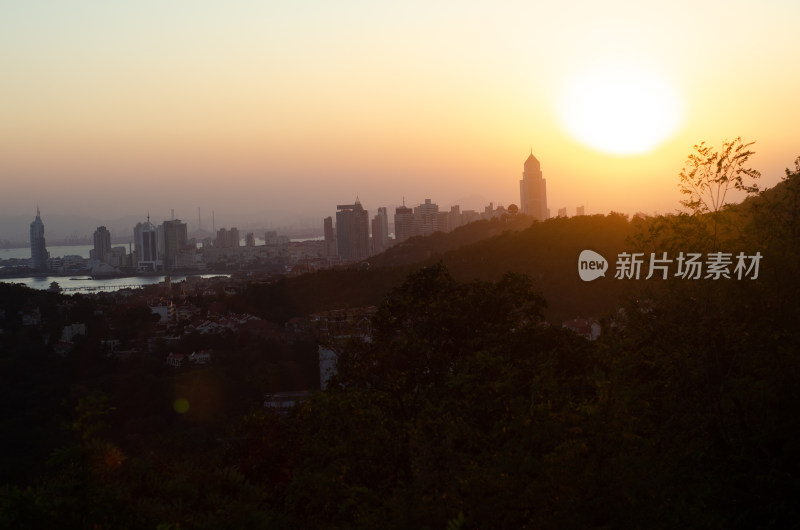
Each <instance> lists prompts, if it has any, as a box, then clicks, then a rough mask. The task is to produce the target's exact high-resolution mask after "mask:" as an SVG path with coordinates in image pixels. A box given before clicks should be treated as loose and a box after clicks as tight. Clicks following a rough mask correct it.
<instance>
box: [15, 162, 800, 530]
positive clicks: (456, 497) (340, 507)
mask: <svg viewBox="0 0 800 530" xmlns="http://www.w3.org/2000/svg"><path fill="white" fill-rule="evenodd" d="M571 224H572V225H574V226H578V227H579V230H577V231H578V232H580V231H585V232H588V233H589V234H590V236H587V237H589V238H590V239H591V240H592V241H593V242H595V244H596V245H600V246H599V247H595V248H596V249H597V250H598V251H600V252H601V253H602V252H603V251H605V248H604V247H603V245H607V246H608V247H607V248H612V247H613V245H614V244H615V242H616V241H617V240H618V234H625V235H626V237H628V243H626V244H627V245H631V246H634V247H636V248H639V249H642V251H647V252H650V251H656V250H663V251H673V250H678V249H679V250H683V251H686V252H690V251H698V252H707V251H709V250H710V249H712V248H715V249H720V250H722V251H726V252H738V251H744V252H747V253H754V252H761V254H762V255H763V259H762V262H761V269H760V274H759V277H758V278H757V279H755V280H750V279H746V280H720V281H713V280H708V281H704V280H696V281H691V280H685V279H681V278H672V279H669V280H658V281H640V282H638V283H637V282H628V283H627V284H625V286H626V287H625V288H626V289H628V294H627V295H625V297H624V299H623V300H624V301H623V302H622V303H621V305H619V306H615V310H614V311H609V313H608V314H607V315H606V318H605V320H604V324H605V327H604V333H603V335H602V337H601V338H600V340H598V341H595V342H590V341H587V340H585V339H583V338H582V337H579V336H578V335H576V334H574V333H572V332H569V331H566V330H564V329H561V328H560V327H558V326H551V325H549V324H548V318H547V316H548V312H547V311H548V310H547V305H548V303H550V300H548V301H547V302H546V301H545V297H543V296H542V295H541V294H540V293H539V291H540V290H541V289H540V287H541V286H542V282H541V279H540V278H537V277H535V276H534V277H533V278H532V279H531V277H530V275H527V274H521V272H524V271H520V270H519V268H520V267H522V266H523V265H524V266H525V267H533V268H537V267H540V268H541V270H543V271H547V272H546V274H547V275H548V276H547V278H551V277H555V276H552V275H555V274H556V272H555V271H556V269H558V267H566V265H565V264H560V263H555V264H548V263H547V262H546V261H545V259H544V258H543V257H540V256H544V255H545V253H546V249H548V248H555V249H557V248H559V245H566V243H565V242H564V241H565V239H566V238H565V237H564V236H563V235H564V234H568V233H573V232H571V228H570V225H571ZM548 230H550V232H549V233H546V232H548ZM530 234H540V235H539V236H536V237H540V238H541V239H540V240H539V242H540V247H541V249H544V250H539V248H537V249H536V251H531V250H529V249H524V248H522V249H521V248H520V242H521V241H523V240H524V238H526V237H534V236H532V235H530ZM602 234H607V235H608V237H609V240H608V241H606V242H605V243H603V242H602V240H601V239H599V238H600V236H601V235H602ZM595 238H598V239H595ZM503 242H505V243H508V250H507V251H505V252H506V254H503V252H501V250H500V249H502V248H503V247H504V245H503ZM583 243H584V242H583V241H580V242H578V243H577V245H582V244H583ZM489 248H491V249H494V250H493V251H492V253H490V254H487V253H486V251H487V249H489ZM455 256H458V258H457V259H456V258H455ZM469 256H473V257H472V258H469ZM441 261H442V262H441V263H434V264H428V266H426V267H424V268H421V269H419V270H417V271H416V272H414V273H412V274H411V275H409V276H408V277H407V278H406V279H405V280H404V281H403V282H402V283H401V284H400V285H398V286H396V287H394V288H393V289H391V290H390V291H389V294H388V295H387V296H385V297H384V298H383V300H382V301H381V302H380V305H379V307H378V311H377V313H376V315H375V317H374V319H373V321H372V334H371V340H370V341H367V342H364V341H361V340H355V339H353V340H350V341H344V342H341V343H338V344H336V345H335V347H336V348H337V350H338V352H339V355H340V357H339V372H338V374H337V375H336V376H335V378H334V379H333V380H332V381H331V383H330V386H329V387H328V389H327V390H326V391H324V392H318V393H316V394H314V395H313V397H312V398H311V399H309V400H308V401H306V402H305V403H303V404H302V405H300V406H298V407H296V409H295V410H294V411H293V412H292V413H291V414H289V415H288V416H280V415H276V414H270V413H265V412H264V411H263V410H261V407H260V403H258V399H259V398H260V396H258V395H257V394H258V389H259V388H262V387H263V386H265V385H268V384H269V382H268V380H266V379H263V378H262V376H264V374H265V373H266V372H268V371H269V366H272V367H274V366H275V362H278V361H280V360H281V359H283V360H284V361H285V360H286V359H287V358H288V357H287V356H291V355H295V356H302V355H308V353H307V352H308V349H309V347H308V346H303V345H297V346H295V348H296V349H295V350H292V348H291V347H289V346H286V345H284V346H280V345H277V344H270V343H264V342H258V341H255V342H254V341H253V340H252V339H246V338H243V337H235V336H234V337H226V338H225V339H224V344H227V345H228V351H229V352H230V353H231V357H230V358H229V360H228V361H225V362H221V363H220V364H216V363H215V364H213V365H212V366H211V367H208V368H205V369H199V370H195V371H191V372H183V373H179V374H176V373H174V372H173V371H169V370H167V368H166V367H165V366H164V365H163V362H161V361H160V360H153V359H148V358H146V357H144V358H139V359H132V360H129V361H126V362H113V361H111V360H108V359H106V358H105V357H103V356H102V355H99V354H98V353H97V352H98V349H97V347H96V341H98V340H99V337H95V338H93V337H88V338H87V339H86V341H85V342H84V344H82V345H81V347H80V348H78V349H77V351H76V352H74V353H73V354H71V356H69V357H67V358H61V357H59V356H57V355H54V354H53V353H52V352H51V351H50V350H49V349H48V346H47V345H46V344H45V343H43V342H42V340H41V338H40V337H38V336H34V335H32V334H31V333H30V332H29V330H27V329H26V328H25V327H24V326H22V325H21V324H20V323H19V322H17V321H16V319H17V317H16V315H17V308H18V307H19V306H20V305H25V304H27V303H28V302H29V299H28V298H29V297H30V296H34V295H31V294H30V293H29V292H27V291H22V290H18V289H13V288H4V289H5V290H4V291H3V293H2V294H3V297H2V298H0V300H2V308H3V309H4V311H5V316H4V318H5V325H4V333H3V335H2V338H1V339H0V340H2V342H0V344H2V350H0V362H1V363H2V368H3V369H2V374H0V376H1V377H2V383H3V384H2V396H0V397H2V399H0V403H2V406H3V429H2V437H3V438H2V444H3V447H2V449H3V451H2V457H1V459H0V466H1V467H0V470H1V471H2V476H0V478H2V483H3V485H2V486H0V527H4V528H5V527H7V528H22V527H36V528H65V527H75V528H88V527H91V528H148V527H150V528H177V527H182V528H227V527H229V528H241V527H256V528H376V527H377V528H386V527H388V528H587V527H589V528H592V527H595V528H617V527H621V528H642V527H646V528H652V527H655V528H675V527H695V528H708V527H716V528H770V527H772V528H784V527H791V526H794V525H796V521H797V520H798V517H800V513H798V512H799V511H800V510H798V507H797V504H796V498H797V496H798V494H799V493H800V465H798V461H797V458H796V454H797V450H798V435H800V432H799V431H800V421H799V420H798V418H797V415H796V412H795V411H796V410H797V409H798V407H800V387H798V385H797V381H798V380H800V359H799V358H798V353H799V352H800V328H798V326H797V322H798V318H800V306H798V304H797V300H798V296H800V280H798V276H797V273H799V272H800V166H798V167H797V168H796V169H795V170H794V171H790V172H787V177H786V179H785V181H784V182H783V183H781V184H780V185H779V186H777V187H776V188H774V189H772V190H768V191H767V192H763V193H761V194H759V195H758V196H755V197H752V198H750V199H748V200H747V201H745V202H744V203H743V204H741V205H737V206H735V207H730V208H725V209H722V210H721V211H720V212H718V217H717V218H715V219H713V220H711V219H709V218H708V217H707V216H704V215H703V214H699V213H698V214H697V215H678V216H666V217H658V218H645V217H639V218H636V219H633V220H630V221H629V220H627V219H625V218H624V217H623V216H618V215H612V216H607V217H586V218H577V219H569V220H556V221H554V222H548V223H537V224H536V225H534V226H532V227H531V228H529V229H527V230H523V231H520V232H514V233H509V234H505V235H501V236H499V237H498V238H495V239H494V240H487V241H485V242H480V243H477V244H475V245H473V246H469V247H465V248H464V249H462V250H460V251H453V253H452V254H451V253H446V254H444V259H442V260H441ZM470 263H475V264H476V267H475V269H473V274H472V275H471V277H472V278H482V279H471V278H470V279H466V278H465V275H466V273H467V271H468V269H469V266H470V265H469V264H470ZM487 263H490V265H487ZM482 267H483V268H484V269H482ZM489 268H491V269H492V270H491V271H488V269H489ZM500 269H504V270H505V271H511V272H505V273H499V272H500ZM481 271H484V272H481ZM496 272H497V273H499V274H495V273H496ZM563 275H564V277H565V279H563V280H558V281H561V282H562V285H569V284H570V282H572V281H573V280H572V279H571V278H572V277H574V275H575V263H574V258H573V261H571V262H570V263H569V267H568V268H564V269H563ZM568 275H569V276H570V278H569V279H566V277H567V276H568ZM604 282H605V283H607V284H611V285H617V286H619V285H622V284H623V283H624V282H622V281H618V282H616V283H615V280H613V279H610V278H607V279H606V280H599V281H598V282H597V287H595V288H594V289H596V291H595V293H596V296H597V297H598V298H601V297H602V295H603V294H604V293H603V289H611V288H609V287H603V286H602V284H603V283H604ZM587 285H588V284H587ZM283 288H284V289H287V286H286V285H284V286H283ZM576 289H577V288H576ZM612 291H613V293H614V294H620V295H621V294H623V293H624V290H623V289H619V288H618V287H614V288H613V289H611V290H609V291H608V293H611V292H612ZM289 292H290V290H286V291H284V294H285V295H286V296H288V293H289ZM608 293H606V294H608ZM35 296H40V297H45V296H49V295H45V294H36V295H35ZM247 296H250V295H243V296H242V297H241V298H240V299H238V301H237V302H235V303H242V304H245V303H246V304H249V305H250V306H252V307H256V306H257V305H258V304H259V303H263V302H262V301H260V300H259V299H258V298H257V297H255V298H253V299H250V300H248V299H247ZM37 303H38V304H39V305H40V306H41V307H43V308H51V309H43V311H44V312H45V313H47V314H48V315H49V318H50V322H53V323H56V322H58V319H59V318H60V317H59V316H58V312H57V310H55V309H52V308H55V305H53V304H52V303H49V302H48V301H47V300H37ZM268 307H269V304H265V305H264V308H265V310H266V308H268ZM87 309H88V308H82V307H80V304H78V305H76V306H75V307H74V308H73V310H74V311H86V310H87ZM109 310H110V309H109ZM145 317H146V315H140V324H139V325H140V326H146V325H148V324H147V322H146V320H147V319H146V318H145ZM285 318H286V315H282V314H277V313H276V315H275V319H276V320H282V319H285ZM120 325H121V323H120ZM54 326H55V324H54ZM55 329H56V328H55V327H54V328H53V330H52V332H53V333H54V332H55ZM131 332H133V331H131ZM93 344H95V345H94V346H93ZM282 348H283V349H282ZM286 348H288V349H286ZM303 352H306V353H303ZM267 357H269V358H271V359H272V361H270V363H265V361H264V359H265V358H267ZM260 378H261V379H260ZM176 392H177V394H176ZM192 392H194V394H193V395H194V396H195V397H193V398H192V402H195V403H199V404H200V405H198V407H197V408H196V409H194V411H193V412H192V413H191V414H188V413H187V414H181V413H179V412H178V411H177V410H176V409H175V408H173V402H174V399H175V396H176V395H178V394H180V395H190V394H191V393H192ZM254 402H255V403H254ZM248 404H249V405H248ZM253 404H255V406H253Z"/></svg>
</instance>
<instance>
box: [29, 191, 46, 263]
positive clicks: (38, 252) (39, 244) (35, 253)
mask: <svg viewBox="0 0 800 530" xmlns="http://www.w3.org/2000/svg"><path fill="white" fill-rule="evenodd" d="M48 259H50V253H49V252H47V246H46V245H45V242H44V223H43V222H42V217H41V214H40V213H39V207H38V206H37V207H36V219H34V220H33V222H32V223H31V265H30V267H31V269H33V270H35V271H46V270H47V260H48Z"/></svg>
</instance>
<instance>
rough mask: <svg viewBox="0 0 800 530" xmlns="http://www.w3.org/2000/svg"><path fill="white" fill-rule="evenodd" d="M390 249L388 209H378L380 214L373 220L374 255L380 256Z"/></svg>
mask: <svg viewBox="0 0 800 530" xmlns="http://www.w3.org/2000/svg"><path fill="white" fill-rule="evenodd" d="M387 248H389V216H388V215H387V213H386V207H385V206H381V207H380V208H378V214H377V215H376V216H375V217H373V218H372V253H373V254H380V253H381V252H383V251H384V250H386V249H387Z"/></svg>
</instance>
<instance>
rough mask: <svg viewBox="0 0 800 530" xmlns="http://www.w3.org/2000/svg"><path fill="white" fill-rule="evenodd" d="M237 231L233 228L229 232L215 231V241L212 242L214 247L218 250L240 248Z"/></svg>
mask: <svg viewBox="0 0 800 530" xmlns="http://www.w3.org/2000/svg"><path fill="white" fill-rule="evenodd" d="M240 243H241V242H240V241H239V229H238V228H236V227H235V226H234V227H232V228H231V229H230V230H226V229H225V228H220V229H219V230H217V239H216V240H214V246H215V247H218V248H232V247H238V246H240Z"/></svg>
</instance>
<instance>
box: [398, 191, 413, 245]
mask: <svg viewBox="0 0 800 530" xmlns="http://www.w3.org/2000/svg"><path fill="white" fill-rule="evenodd" d="M415 235H417V234H416V231H415V227H414V210H412V209H411V208H409V207H407V206H406V204H405V201H403V206H398V207H397V208H395V210H394V240H395V241H396V242H398V243H402V242H403V241H406V240H407V239H409V238H412V237H414V236H415Z"/></svg>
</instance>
